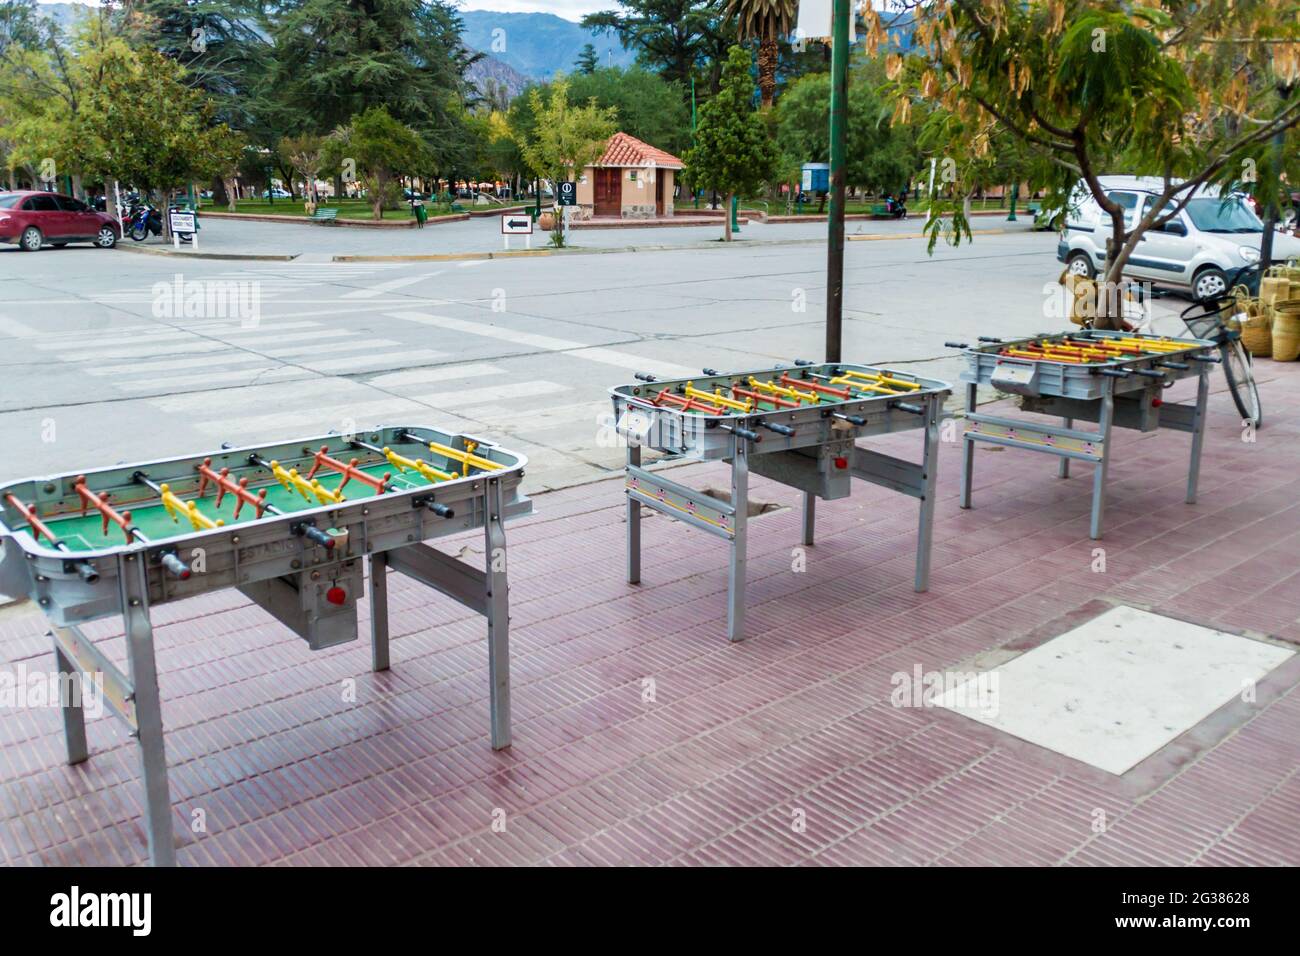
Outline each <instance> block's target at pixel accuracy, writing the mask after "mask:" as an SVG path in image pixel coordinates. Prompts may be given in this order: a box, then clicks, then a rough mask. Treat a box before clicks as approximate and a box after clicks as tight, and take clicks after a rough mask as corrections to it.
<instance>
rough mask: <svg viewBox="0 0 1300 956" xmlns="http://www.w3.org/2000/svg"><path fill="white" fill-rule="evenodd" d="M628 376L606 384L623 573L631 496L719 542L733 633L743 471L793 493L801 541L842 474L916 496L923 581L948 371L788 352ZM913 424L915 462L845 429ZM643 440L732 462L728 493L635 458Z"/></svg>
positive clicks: (842, 484) (636, 526) (637, 538)
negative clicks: (759, 361)
mask: <svg viewBox="0 0 1300 956" xmlns="http://www.w3.org/2000/svg"><path fill="white" fill-rule="evenodd" d="M636 377H637V379H638V381H637V382H636V383H634V384H630V385H620V386H617V387H616V388H613V389H610V394H611V396H612V398H613V403H614V417H615V421H616V428H617V431H618V433H619V434H620V436H621V437H622V438H623V439H624V440H625V441H626V443H627V469H626V478H625V482H626V495H627V579H628V582H629V583H632V584H635V583H637V582H639V581H640V580H641V506H642V505H645V506H646V507H649V508H652V509H654V510H656V511H658V512H660V513H662V514H665V515H668V516H669V517H670V518H674V519H676V520H678V521H681V522H684V523H686V524H688V525H691V526H692V527H695V528H699V529H700V530H702V531H705V532H707V533H709V534H711V535H714V536H716V537H719V538H722V539H723V540H725V541H727V542H728V544H729V545H730V550H729V562H728V588H727V589H728V602H727V637H728V638H729V639H730V640H733V641H738V640H741V639H742V638H743V637H744V629H745V625H744V615H745V562H746V547H747V542H748V530H747V519H748V516H749V474H750V472H751V471H752V472H753V473H755V474H758V475H762V476H763V477H766V478H770V479H772V480H774V481H778V482H780V483H782V484H784V485H787V486H789V487H792V488H797V489H798V490H800V491H802V492H803V529H802V531H803V533H802V543H803V544H805V545H811V544H812V543H813V537H814V535H813V532H814V522H815V512H814V508H815V502H816V499H818V498H822V499H826V500H833V499H836V498H844V497H847V496H848V495H849V493H850V491H851V479H853V478H858V479H861V480H863V481H868V482H871V483H873V484H877V485H882V486H884V487H886V488H891V489H893V490H895V491H898V492H901V493H903V494H906V495H910V496H912V497H914V498H918V499H919V500H920V519H919V527H918V531H917V544H916V576H915V582H914V586H915V589H916V590H917V591H924V590H925V589H926V588H927V586H928V582H929V568H930V541H931V537H932V526H933V517H934V488H935V475H936V468H937V464H938V444H939V417H940V412H941V410H942V408H943V403H944V400H945V399H946V398H947V397H948V395H949V394H950V393H951V386H949V385H948V383H947V382H941V381H937V380H934V379H926V378H920V377H918V376H915V375H912V374H910V373H908V372H900V371H896V370H893V369H886V368H873V367H871V366H867V365H849V364H844V363H838V362H836V363H823V364H814V363H811V362H804V361H797V362H796V363H795V364H794V366H793V367H784V366H777V367H775V368H764V369H758V370H755V371H750V372H734V373H730V374H723V373H720V372H718V371H716V370H714V369H704V370H703V374H702V375H701V377H699V378H696V379H692V380H686V379H680V380H673V381H656V379H655V377H654V376H652V375H637V376H636ZM914 428H919V429H922V430H923V442H922V455H921V461H920V463H919V464H918V463H915V462H909V461H904V460H902V459H898V458H893V457H891V456H889V455H885V454H882V453H880V452H877V451H872V450H869V449H866V448H859V447H857V444H856V439H859V438H865V437H870V436H873V435H883V434H886V433H888V432H897V431H905V430H908V429H914ZM643 446H649V447H651V448H654V449H656V450H659V451H663V452H667V453H668V454H670V455H675V456H680V457H685V458H689V459H693V460H696V461H717V460H721V461H726V462H729V463H730V465H731V487H730V494H729V496H728V499H727V500H725V501H723V500H721V499H720V498H717V497H714V496H711V495H709V494H706V493H704V492H702V491H698V490H696V489H694V488H690V487H687V486H686V485H683V484H680V483H678V482H675V481H671V480H669V479H668V478H665V477H663V476H662V475H659V474H653V473H651V472H649V471H647V470H646V469H644V468H643V467H642V462H641V449H642V447H643Z"/></svg>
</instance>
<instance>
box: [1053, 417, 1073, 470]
mask: <svg viewBox="0 0 1300 956" xmlns="http://www.w3.org/2000/svg"><path fill="white" fill-rule="evenodd" d="M1061 424H1062V425H1063V426H1064V427H1065V428H1073V427H1074V419H1073V418H1062V419H1061ZM1056 476H1057V477H1058V478H1069V477H1070V459H1068V458H1066V457H1065V456H1064V455H1062V456H1061V462H1060V464H1059V465H1057V466H1056Z"/></svg>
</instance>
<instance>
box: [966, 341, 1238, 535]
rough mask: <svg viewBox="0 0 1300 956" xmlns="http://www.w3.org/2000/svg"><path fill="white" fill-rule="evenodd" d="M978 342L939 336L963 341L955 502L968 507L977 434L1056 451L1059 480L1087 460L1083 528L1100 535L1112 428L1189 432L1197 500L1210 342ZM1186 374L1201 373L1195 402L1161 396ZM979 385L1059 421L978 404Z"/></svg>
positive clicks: (1192, 495)
mask: <svg viewBox="0 0 1300 956" xmlns="http://www.w3.org/2000/svg"><path fill="white" fill-rule="evenodd" d="M979 341H980V342H981V343H984V344H981V345H977V346H975V347H971V346H969V345H967V344H966V343H964V342H946V343H945V345H947V346H948V347H950V348H959V349H964V350H965V352H966V357H967V368H966V371H965V372H963V373H962V381H963V382H965V383H966V427H965V432H964V435H963V438H964V441H963V446H962V469H961V475H962V478H961V502H960V503H961V507H963V508H969V507H970V506H971V483H972V481H973V476H974V470H975V444H976V442H987V443H990V444H994V445H1003V446H1006V447H1010V448H1023V449H1026V450H1028V451H1037V452H1043V453H1046V454H1049V455H1055V456H1057V457H1058V458H1060V459H1061V461H1060V464H1059V466H1058V472H1057V473H1058V474H1059V475H1060V477H1062V478H1068V477H1069V475H1070V462H1071V461H1086V462H1091V463H1092V464H1094V465H1095V466H1096V467H1095V469H1094V470H1093V476H1092V511H1091V518H1090V522H1089V535H1090V536H1091V537H1092V538H1093V539H1094V540H1095V539H1097V538H1100V537H1101V536H1102V519H1103V514H1104V511H1105V503H1106V476H1107V470H1108V465H1109V464H1110V459H1111V457H1112V455H1111V444H1110V443H1111V434H1112V429H1114V428H1116V427H1118V428H1130V429H1136V430H1138V431H1143V432H1152V431H1155V430H1156V429H1157V428H1170V429H1173V430H1174V431H1182V432H1190V433H1191V436H1192V449H1191V463H1190V465H1189V468H1188V473H1187V497H1186V500H1187V503H1188V504H1193V503H1195V501H1196V482H1197V478H1198V476H1199V474H1200V467H1201V445H1202V441H1203V439H1204V432H1205V406H1206V400H1207V398H1208V396H1209V373H1210V368H1211V366H1212V365H1213V364H1215V363H1217V362H1219V361H1220V359H1219V357H1218V355H1217V354H1216V353H1217V346H1216V345H1215V343H1213V342H1209V341H1205V340H1203V339H1182V338H1169V337H1166V336H1158V335H1151V334H1147V333H1140V332H1117V331H1104V330H1099V329H1087V330H1081V331H1077V332H1069V333H1059V334H1043V335H1036V336H1033V337H1031V338H1025V339H1016V340H1014V341H1002V340H1001V339H995V338H981V339H980V340H979ZM1192 375H1195V376H1197V377H1198V378H1197V391H1196V403H1195V404H1194V405H1184V404H1178V403H1174V402H1166V401H1164V399H1163V398H1161V396H1162V394H1163V392H1164V390H1165V389H1166V388H1169V387H1170V386H1171V385H1173V384H1174V382H1175V381H1177V380H1178V379H1181V378H1187V377H1189V376H1192ZM979 385H990V386H992V387H993V388H996V389H998V390H999V391H1002V392H1008V393H1011V394H1014V395H1019V396H1020V408H1021V409H1022V410H1023V411H1027V412H1034V413H1037V414H1041V415H1050V416H1053V417H1055V418H1059V419H1060V424H1059V425H1057V424H1052V423H1042V422H1035V421H1027V420H1023V419H1014V418H1004V417H998V416H996V415H990V414H985V413H982V412H978V411H977V410H976V407H975V392H976V388H977V387H978V386H979ZM1076 421H1086V422H1095V423H1097V430H1096V431H1085V430H1082V429H1078V428H1075V427H1074V423H1075V422H1076Z"/></svg>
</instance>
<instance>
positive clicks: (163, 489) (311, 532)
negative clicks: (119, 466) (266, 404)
mask: <svg viewBox="0 0 1300 956" xmlns="http://www.w3.org/2000/svg"><path fill="white" fill-rule="evenodd" d="M249 457H250V459H251V458H253V457H259V458H260V456H251V455H250V456H249ZM131 477H132V479H133V480H135V481H137V482H139V483H140V484H142V485H144V486H145V487H147V488H148V489H150V490H151V491H152V492H154V494H156V495H158V497H159V499H160V500H161V501H162V503H163V507H164V508H166V509H167V513H168V514H170V515H171V516H172V520H173V521H175V520H176V515H175V513H174V511H175V510H179V511H181V512H182V513H184V514H185V515H186V517H189V518H190V520H191V521H194V516H196V515H197V516H198V518H199V522H200V524H201V525H202V527H204V528H206V529H207V530H213V529H216V528H220V527H224V526H225V522H224V521H222V520H220V519H217V520H213V519H212V518H209V517H208V516H207V515H201V514H199V511H198V505H197V504H196V503H195V502H193V501H191V502H188V505H187V503H186V502H183V501H181V499H180V497H179V496H178V495H177V494H176V493H175V492H173V491H172V490H171V488H170V487H169V486H168V485H166V484H159V483H158V482H156V481H153V480H152V479H150V478H149V476H148V475H146V474H145V473H144V472H143V471H137V472H136V473H135V474H134V475H132V476H131ZM266 511H267V512H268V513H269V514H273V515H277V516H280V517H284V516H286V515H288V514H290V512H288V511H285V510H284V509H283V508H277V507H276V506H275V505H273V504H267V505H266ZM196 527H198V525H196ZM289 531H290V533H291V534H293V535H294V537H297V538H306V539H307V540H309V541H311V542H313V543H315V544H318V545H320V546H321V547H322V548H325V549H326V550H327V551H329V550H333V548H334V544H335V542H334V539H333V538H331V537H330V536H329V535H328V534H326V533H325V532H324V531H322V530H320V528H317V527H316V526H315V525H314V524H312V523H310V522H309V521H298V522H295V523H294V524H292V525H290V526H289Z"/></svg>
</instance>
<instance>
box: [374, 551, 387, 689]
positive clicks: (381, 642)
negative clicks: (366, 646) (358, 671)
mask: <svg viewBox="0 0 1300 956" xmlns="http://www.w3.org/2000/svg"><path fill="white" fill-rule="evenodd" d="M370 660H371V665H370V666H371V670H376V671H386V670H388V556H387V555H386V554H384V552H382V551H376V552H375V553H374V554H372V555H371V556H370Z"/></svg>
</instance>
